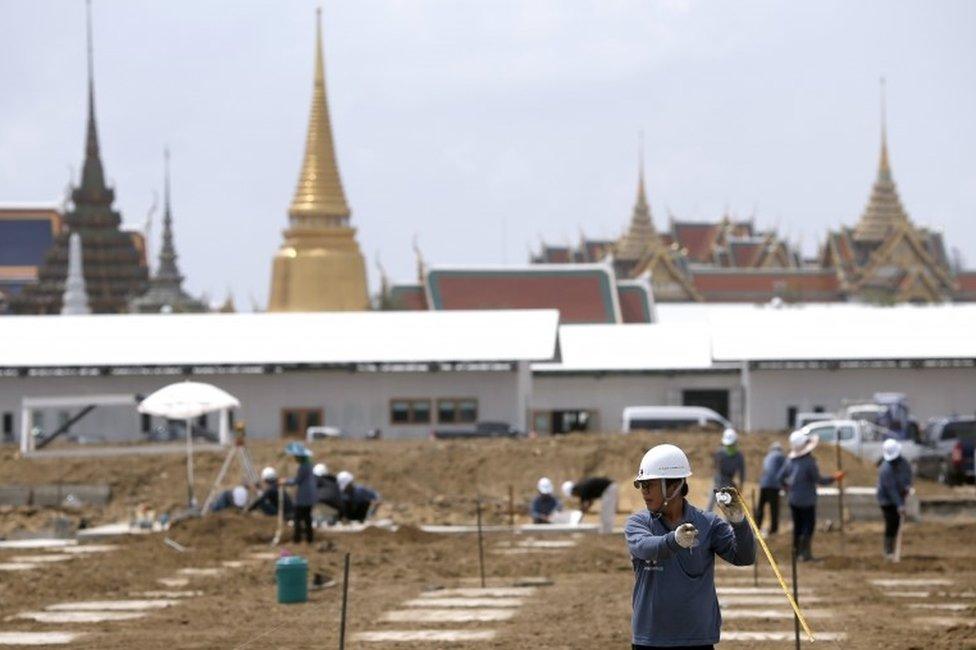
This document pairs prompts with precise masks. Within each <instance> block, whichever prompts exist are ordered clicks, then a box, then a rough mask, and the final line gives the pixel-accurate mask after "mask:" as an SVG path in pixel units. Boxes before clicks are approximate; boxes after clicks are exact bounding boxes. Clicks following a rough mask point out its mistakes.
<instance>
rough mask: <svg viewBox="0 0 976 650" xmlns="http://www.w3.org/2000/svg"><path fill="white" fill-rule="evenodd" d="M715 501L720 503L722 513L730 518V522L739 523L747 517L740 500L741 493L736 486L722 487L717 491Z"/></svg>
mask: <svg viewBox="0 0 976 650" xmlns="http://www.w3.org/2000/svg"><path fill="white" fill-rule="evenodd" d="M715 502H716V503H717V504H718V507H719V509H720V510H721V511H722V514H724V515H725V518H726V519H728V520H729V523H731V524H738V523H741V522H742V520H744V519H745V518H746V513H745V511H744V510H743V509H742V503H741V502H740V501H739V493H738V492H737V491H736V489H735V488H733V487H726V488H722V489H720V490H719V491H718V492H716V493H715Z"/></svg>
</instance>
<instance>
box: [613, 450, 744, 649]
mask: <svg viewBox="0 0 976 650" xmlns="http://www.w3.org/2000/svg"><path fill="white" fill-rule="evenodd" d="M689 476H691V464H690V463H689V462H688V457H687V456H686V455H685V453H684V452H683V451H681V449H679V448H678V447H676V446H674V445H669V444H664V445H657V446H656V447H653V448H651V449H650V450H649V451H648V452H647V453H646V454H644V457H643V458H642V459H641V462H640V467H639V469H638V470H637V476H636V477H635V479H634V487H636V488H638V489H639V490H640V492H641V496H642V497H643V499H644V503H645V504H646V505H647V510H646V511H641V512H639V513H637V514H634V515H631V516H630V518H629V519H628V520H627V526H626V529H625V534H626V539H627V547H628V548H629V550H630V555H631V561H632V563H633V567H634V578H635V583H634V594H633V606H634V613H633V617H632V627H633V639H632V643H633V648H636V649H644V648H648V647H659V646H663V647H669V648H673V647H711V646H712V645H713V644H715V643H718V642H719V635H720V632H721V627H722V616H721V614H720V612H719V606H718V596H717V595H716V593H715V556H716V555H718V556H720V557H721V558H722V559H724V560H725V561H726V562H729V563H731V564H734V565H736V566H745V565H749V564H752V563H754V562H755V561H756V542H755V538H754V537H753V534H752V529H750V528H749V524H748V522H746V521H745V511H744V510H743V507H742V503H741V501H740V497H739V495H738V491H737V490H736V489H735V488H733V487H724V488H721V489H720V490H719V492H718V494H717V502H718V505H719V508H720V509H721V511H722V513H723V514H724V515H725V519H722V518H720V517H719V516H718V515H716V514H714V513H712V512H708V511H704V510H700V509H698V508H696V507H695V506H693V505H691V504H690V503H688V501H687V500H686V499H685V497H686V496H687V494H688V483H687V479H688V477H689Z"/></svg>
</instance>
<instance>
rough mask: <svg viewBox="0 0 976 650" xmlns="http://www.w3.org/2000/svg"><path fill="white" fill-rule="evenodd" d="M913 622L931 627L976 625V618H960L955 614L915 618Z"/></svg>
mask: <svg viewBox="0 0 976 650" xmlns="http://www.w3.org/2000/svg"><path fill="white" fill-rule="evenodd" d="M912 622H914V623H918V624H920V625H927V626H929V627H957V626H966V627H976V619H972V618H959V617H955V616H926V617H920V618H913V619H912Z"/></svg>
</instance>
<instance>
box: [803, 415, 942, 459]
mask: <svg viewBox="0 0 976 650" xmlns="http://www.w3.org/2000/svg"><path fill="white" fill-rule="evenodd" d="M801 431H804V432H806V433H809V434H816V435H817V436H819V437H820V442H822V443H824V444H829V445H833V444H836V443H837V436H838V433H839V434H840V446H841V448H842V449H846V450H847V451H849V452H851V453H852V454H855V455H857V456H860V457H861V458H863V459H864V460H867V461H870V462H872V463H877V462H878V461H879V460H880V459H881V445H882V444H884V441H885V440H886V439H887V438H897V436H895V434H894V433H892V432H891V431H888V430H887V429H885V428H884V427H880V426H878V425H877V424H874V423H872V422H868V421H867V420H826V421H823V422H813V423H811V424H808V425H806V426H805V427H803V428H802V429H801ZM900 442H901V455H902V456H903V457H904V458H905V460H907V461H909V462H911V463H914V462H915V461H917V460H918V458H919V457H920V456H926V455H930V454H931V450H929V449H928V448H926V447H924V446H923V445H919V444H917V443H916V442H914V441H912V440H901V441H900Z"/></svg>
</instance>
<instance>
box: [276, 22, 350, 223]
mask: <svg viewBox="0 0 976 650" xmlns="http://www.w3.org/2000/svg"><path fill="white" fill-rule="evenodd" d="M321 16H322V9H321V8H317V9H316V10H315V17H316V20H315V80H314V83H313V86H312V109H311V112H310V115H309V120H308V134H307V136H306V138H305V158H304V160H303V161H302V171H301V174H300V175H299V177H298V187H296V188H295V197H294V198H293V199H292V202H291V208H290V209H289V214H290V215H292V216H293V217H311V218H316V217H318V218H319V219H321V220H322V221H324V222H326V223H325V225H346V221H347V220H348V218H349V206H348V205H347V204H346V197H345V194H344V192H343V191H342V180H341V179H340V178H339V166H338V164H337V163H336V155H335V147H334V144H333V140H332V124H331V121H330V119H329V105H328V101H327V98H326V92H325V65H324V63H323V56H322V20H321Z"/></svg>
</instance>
